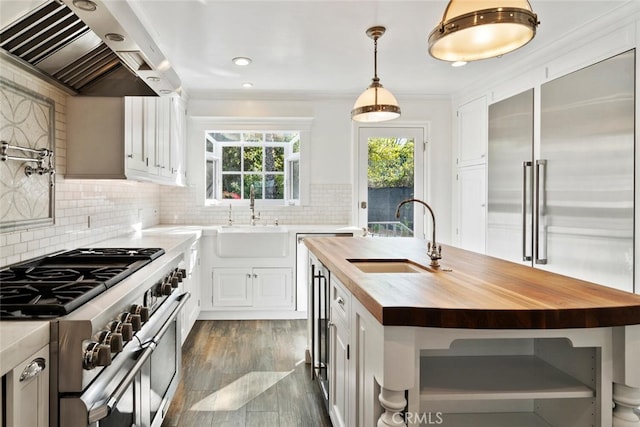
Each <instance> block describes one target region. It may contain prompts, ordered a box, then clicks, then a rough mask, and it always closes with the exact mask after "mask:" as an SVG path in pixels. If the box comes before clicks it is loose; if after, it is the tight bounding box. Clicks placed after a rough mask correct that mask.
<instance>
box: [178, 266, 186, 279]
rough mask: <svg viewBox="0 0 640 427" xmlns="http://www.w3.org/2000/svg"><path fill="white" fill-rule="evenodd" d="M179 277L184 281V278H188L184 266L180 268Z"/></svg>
mask: <svg viewBox="0 0 640 427" xmlns="http://www.w3.org/2000/svg"><path fill="white" fill-rule="evenodd" d="M178 277H179V278H180V281H181V282H182V281H183V280H184V279H186V278H187V270H186V269H184V268H181V269H179V270H178Z"/></svg>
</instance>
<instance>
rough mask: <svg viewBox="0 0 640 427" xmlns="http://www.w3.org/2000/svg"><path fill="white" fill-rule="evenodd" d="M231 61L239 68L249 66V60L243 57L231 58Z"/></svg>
mask: <svg viewBox="0 0 640 427" xmlns="http://www.w3.org/2000/svg"><path fill="white" fill-rule="evenodd" d="M232 61H233V63H234V64H236V65H238V66H240V67H246V66H247V65H249V64H251V58H247V57H245V56H238V57H236V58H233V59H232Z"/></svg>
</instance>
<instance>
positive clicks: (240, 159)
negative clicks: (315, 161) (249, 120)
mask: <svg viewBox="0 0 640 427" xmlns="http://www.w3.org/2000/svg"><path fill="white" fill-rule="evenodd" d="M216 145H218V147H219V148H218V150H220V151H218V153H220V154H221V167H218V168H216V166H215V165H214V164H211V162H209V160H207V164H206V180H207V185H206V190H205V191H206V197H207V199H214V198H216V195H217V197H221V198H222V199H249V197H250V188H251V185H252V184H253V187H254V193H255V198H256V199H264V200H284V199H285V198H288V199H294V200H298V199H299V197H300V194H299V192H300V183H299V176H300V171H299V161H293V162H291V161H289V162H290V165H292V164H293V165H295V169H290V171H289V173H288V174H287V175H286V176H285V174H284V172H285V167H284V166H285V161H286V160H285V159H286V157H287V156H290V155H291V154H292V153H299V150H300V133H299V132H297V131H290V132H275V131H272V132H254V131H239V132H225V131H216V132H210V133H208V136H207V141H206V147H205V151H208V152H210V153H215V152H216V147H215V146H216ZM216 169H218V170H217V172H216ZM218 174H221V175H222V179H221V187H222V192H221V194H217V191H219V190H217V191H216V189H215V188H214V187H213V186H214V185H215V181H216V177H215V176H214V175H218ZM285 183H286V186H287V188H289V190H288V193H289V194H285Z"/></svg>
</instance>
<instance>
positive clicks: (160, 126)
mask: <svg viewBox="0 0 640 427" xmlns="http://www.w3.org/2000/svg"><path fill="white" fill-rule="evenodd" d="M171 107H172V104H171V98H159V99H158V100H157V101H156V108H157V114H156V119H157V123H156V156H155V158H156V167H157V168H158V175H160V176H162V177H165V178H171V177H172V175H173V173H172V170H171Z"/></svg>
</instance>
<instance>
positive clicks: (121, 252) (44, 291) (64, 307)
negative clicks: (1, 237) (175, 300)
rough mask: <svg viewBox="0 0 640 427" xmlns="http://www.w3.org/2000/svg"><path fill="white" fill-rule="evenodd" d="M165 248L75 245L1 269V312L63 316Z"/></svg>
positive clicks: (26, 316)
mask: <svg viewBox="0 0 640 427" xmlns="http://www.w3.org/2000/svg"><path fill="white" fill-rule="evenodd" d="M162 254H164V250H163V249H160V248H90V249H75V250H72V251H68V252H63V253H60V254H57V255H53V256H48V257H42V258H38V259H34V260H31V261H26V262H23V263H20V264H17V265H13V266H11V267H9V268H7V269H4V270H1V271H0V318H2V319H29V318H41V317H57V316H62V315H65V314H67V313H70V312H71V311H73V310H75V309H76V308H78V307H80V306H81V305H82V304H84V303H86V302H87V301H89V300H90V299H92V298H94V297H95V296H97V295H99V294H100V293H102V292H104V291H105V290H107V289H108V288H110V287H112V286H115V285H116V284H117V283H119V282H120V281H122V280H123V279H125V278H126V277H128V276H129V275H131V274H133V273H134V272H135V271H137V270H139V269H140V268H142V267H144V266H145V265H146V264H148V263H150V262H151V261H152V260H154V259H156V258H158V257H160V256H161V255H162Z"/></svg>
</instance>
